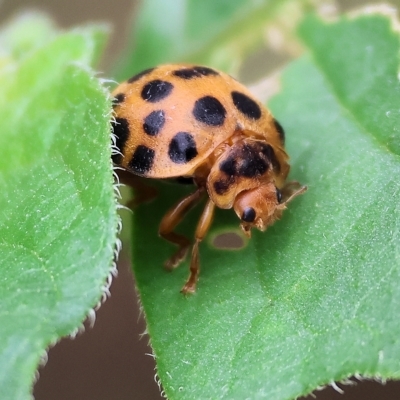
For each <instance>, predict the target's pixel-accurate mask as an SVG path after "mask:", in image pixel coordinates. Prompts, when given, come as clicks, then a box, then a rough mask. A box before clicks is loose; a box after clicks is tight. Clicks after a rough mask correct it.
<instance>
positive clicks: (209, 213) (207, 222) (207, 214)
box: [181, 199, 215, 294]
mask: <svg viewBox="0 0 400 400" xmlns="http://www.w3.org/2000/svg"><path fill="white" fill-rule="evenodd" d="M214 211H215V204H214V203H213V202H212V200H211V199H208V201H207V204H206V206H205V208H204V211H203V213H202V214H201V217H200V220H199V222H198V224H197V228H196V234H195V242H194V245H193V248H192V259H191V260H190V275H189V278H188V280H187V281H186V283H185V285H184V286H183V288H182V290H181V292H182V293H184V294H187V293H194V292H195V291H196V283H197V280H198V276H199V271H200V260H199V244H200V242H201V241H202V240H203V239H204V237H205V236H206V234H207V232H208V230H209V229H210V226H211V224H212V221H213V217H214Z"/></svg>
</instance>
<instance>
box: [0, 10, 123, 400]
mask: <svg viewBox="0 0 400 400" xmlns="http://www.w3.org/2000/svg"><path fill="white" fill-rule="evenodd" d="M24 21H25V22H24V23H20V21H17V22H16V25H14V26H10V27H8V28H6V30H5V31H3V32H2V34H0V37H1V38H2V39H3V41H2V44H4V43H7V46H3V47H2V49H3V52H2V54H3V56H5V58H6V59H7V60H8V62H7V63H5V64H3V67H2V68H1V69H0V87H1V91H0V132H1V135H0V148H1V158H0V186H1V191H0V232H1V235H0V254H1V262H0V268H1V274H0V371H1V373H0V398H2V399H28V398H30V397H31V396H30V389H31V386H32V382H33V378H34V374H35V370H36V369H37V366H38V363H39V361H40V358H41V357H42V356H43V354H44V353H45V350H46V348H47V347H48V346H49V345H50V344H51V343H54V342H55V341H56V340H58V339H59V338H60V337H62V336H65V335H68V334H71V333H73V332H74V331H76V330H77V329H78V327H80V326H81V323H82V321H83V320H84V319H85V317H86V316H87V315H88V313H91V312H92V308H93V307H94V306H95V305H96V303H98V302H99V300H100V298H101V296H102V295H103V293H104V292H105V290H106V287H107V277H108V276H109V274H110V271H111V268H112V260H113V248H114V245H115V241H116V226H117V223H118V217H117V215H116V211H115V208H116V207H115V196H114V193H113V186H112V173H111V163H110V138H109V118H110V117H109V110H110V102H109V100H108V98H107V97H108V95H107V93H106V91H105V90H104V88H103V87H102V86H101V84H100V83H99V81H98V80H97V79H96V78H94V73H93V72H92V71H91V70H90V65H91V64H92V62H93V60H94V59H95V58H96V57H97V55H98V52H99V49H100V48H101V47H102V46H103V44H104V39H105V33H106V32H105V29H104V27H100V26H93V27H87V28H84V29H76V30H73V31H70V32H68V33H63V34H60V33H57V32H56V31H54V30H52V28H51V29H50V28H49V27H50V26H51V24H50V23H48V22H46V21H45V20H44V19H43V17H35V16H31V17H30V18H28V19H25V20H24ZM33 26H36V27H37V29H38V30H37V31H35V32H32V37H36V38H38V41H35V40H33V39H32V40H31V41H30V40H22V41H20V40H19V39H18V38H29V35H27V32H25V31H24V30H25V29H31V28H32V27H33ZM41 29H42V32H44V31H47V34H46V36H47V40H45V38H44V36H43V35H41V34H40V32H38V31H40V30H41ZM49 29H50V30H49ZM10 32H12V33H13V34H12V35H9V34H10ZM7 37H8V38H9V39H10V41H7V40H6V38H7ZM21 43H24V44H23V45H22V46H21ZM14 44H15V45H14ZM21 48H24V51H23V52H22V51H20V50H21Z"/></svg>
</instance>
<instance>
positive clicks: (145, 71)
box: [127, 68, 154, 83]
mask: <svg viewBox="0 0 400 400" xmlns="http://www.w3.org/2000/svg"><path fill="white" fill-rule="evenodd" d="M152 71H154V68H148V69H145V70H144V71H142V72H139V73H138V74H136V75H134V76H132V78H129V79H128V81H127V82H128V83H133V82H136V81H138V80H139V79H140V78H141V77H142V76H145V75H147V74H149V73H150V72H152Z"/></svg>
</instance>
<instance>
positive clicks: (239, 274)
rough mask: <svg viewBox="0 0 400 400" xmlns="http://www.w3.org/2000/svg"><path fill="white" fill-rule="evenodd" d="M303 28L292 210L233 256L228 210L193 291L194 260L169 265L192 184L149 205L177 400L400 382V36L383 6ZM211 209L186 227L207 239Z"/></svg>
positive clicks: (287, 395)
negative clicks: (173, 215) (174, 227)
mask: <svg viewBox="0 0 400 400" xmlns="http://www.w3.org/2000/svg"><path fill="white" fill-rule="evenodd" d="M301 36H302V38H303V40H304V43H305V45H306V46H307V47H308V49H309V54H308V55H306V56H304V57H302V58H301V59H300V60H298V61H296V62H294V63H293V64H292V65H290V66H289V67H288V68H287V69H286V71H285V72H284V74H283V77H282V92H281V93H280V94H279V95H278V96H277V97H275V98H274V99H273V100H272V101H271V103H270V106H271V108H272V110H273V112H274V114H275V115H276V117H277V119H278V120H279V121H280V122H281V123H282V125H283V126H284V127H285V128H286V132H287V149H288V152H289V154H290V155H291V163H292V171H291V179H295V180H299V181H300V182H301V183H303V184H307V185H308V187H309V190H308V192H307V193H305V194H304V195H303V196H301V197H300V198H298V199H296V200H295V201H294V202H293V203H291V204H290V205H289V208H288V210H287V211H286V212H285V214H284V216H283V218H282V220H281V221H279V222H277V223H276V224H275V225H274V226H273V227H271V228H269V229H268V231H267V232H265V233H260V232H254V233H253V237H252V239H251V240H250V241H248V243H247V245H246V246H245V248H244V249H242V250H240V251H238V250H236V251H227V250H225V251H224V250H221V249H216V248H215V247H214V246H213V238H214V237H215V236H216V235H218V234H219V233H221V232H226V231H235V230H237V227H238V220H237V218H236V217H235V216H234V215H233V212H231V211H223V210H220V212H219V213H218V214H217V218H216V220H215V222H214V224H213V227H212V229H211V231H210V234H209V235H208V237H207V238H206V240H204V242H203V243H202V245H201V248H200V255H201V265H202V271H201V274H200V281H199V284H198V290H197V293H196V294H195V295H193V296H190V297H184V296H183V295H182V294H180V293H179V289H180V287H181V286H182V284H183V283H184V281H185V279H186V277H187V274H188V271H187V266H188V262H187V261H186V262H185V263H184V265H183V266H181V267H180V268H178V269H177V270H176V271H174V272H173V273H167V272H166V271H164V270H163V269H162V265H163V262H164V261H165V260H166V259H167V258H168V257H169V256H170V255H171V254H172V252H173V250H174V249H173V246H171V245H169V244H167V243H165V242H164V241H163V240H161V239H159V238H157V235H156V232H157V225H158V223H159V221H160V219H161V217H162V215H163V214H164V213H165V211H166V209H167V208H168V207H170V206H171V205H172V204H173V203H174V202H175V201H176V200H177V199H178V198H179V197H182V196H183V195H184V193H188V192H189V191H190V189H189V188H183V189H182V188H175V187H174V186H172V185H168V184H164V185H163V184H160V185H158V188H159V191H160V196H159V199H157V200H156V201H155V202H153V203H149V204H144V205H142V206H141V208H140V209H139V210H138V212H136V213H135V224H134V237H135V238H136V241H135V243H134V269H135V275H136V279H137V285H138V288H139V292H140V297H141V301H142V305H143V308H144V312H145V315H146V320H147V323H148V332H149V335H150V338H151V343H152V346H153V350H154V353H155V355H156V360H157V368H158V375H159V377H160V380H161V383H162V385H163V388H164V390H165V393H166V395H167V397H168V398H169V399H174V400H175V399H188V398H202V399H204V398H218V399H243V398H251V399H293V398H296V397H297V396H300V395H304V394H307V393H309V392H311V391H312V390H314V389H315V388H316V387H317V386H319V385H324V384H328V383H330V382H332V381H338V380H342V379H344V378H346V377H349V376H351V375H354V374H361V375H363V376H368V377H383V378H384V379H386V378H400V368H399V360H400V340H399V338H400V328H399V323H398V307H399V304H400V289H399V285H398V282H399V281H400V221H399V216H400V205H399V204H400V181H399V176H400V158H399V153H398V146H397V144H398V140H399V126H400V109H399V98H400V97H399V90H400V86H399V81H398V75H397V74H398V54H399V49H400V44H399V34H398V32H395V31H394V30H393V28H392V27H391V25H390V21H389V19H387V18H385V17H383V16H379V15H377V16H375V15H370V16H361V17H358V18H352V19H350V18H341V19H339V20H337V21H335V22H332V23H325V22H322V21H320V20H318V19H316V18H311V17H310V18H308V19H307V20H306V21H305V22H304V24H303V25H302V28H301ZM150 183H151V182H150ZM198 213H199V210H196V213H195V214H196V215H192V216H191V217H190V218H188V219H187V220H185V221H184V222H183V223H182V224H181V226H180V228H179V231H180V232H183V233H186V234H188V235H190V236H191V235H193V229H194V226H195V223H196V219H197V218H198Z"/></svg>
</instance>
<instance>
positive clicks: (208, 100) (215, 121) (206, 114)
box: [193, 96, 226, 126]
mask: <svg viewBox="0 0 400 400" xmlns="http://www.w3.org/2000/svg"><path fill="white" fill-rule="evenodd" d="M193 115H194V117H195V118H196V120H197V121H199V122H202V123H204V124H206V125H211V126H221V125H223V124H224V121H225V117H226V110H225V108H224V106H223V105H222V104H221V103H220V101H219V100H218V99H216V98H215V97H212V96H204V97H202V98H200V99H198V100H197V101H196V103H195V104H194V108H193Z"/></svg>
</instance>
